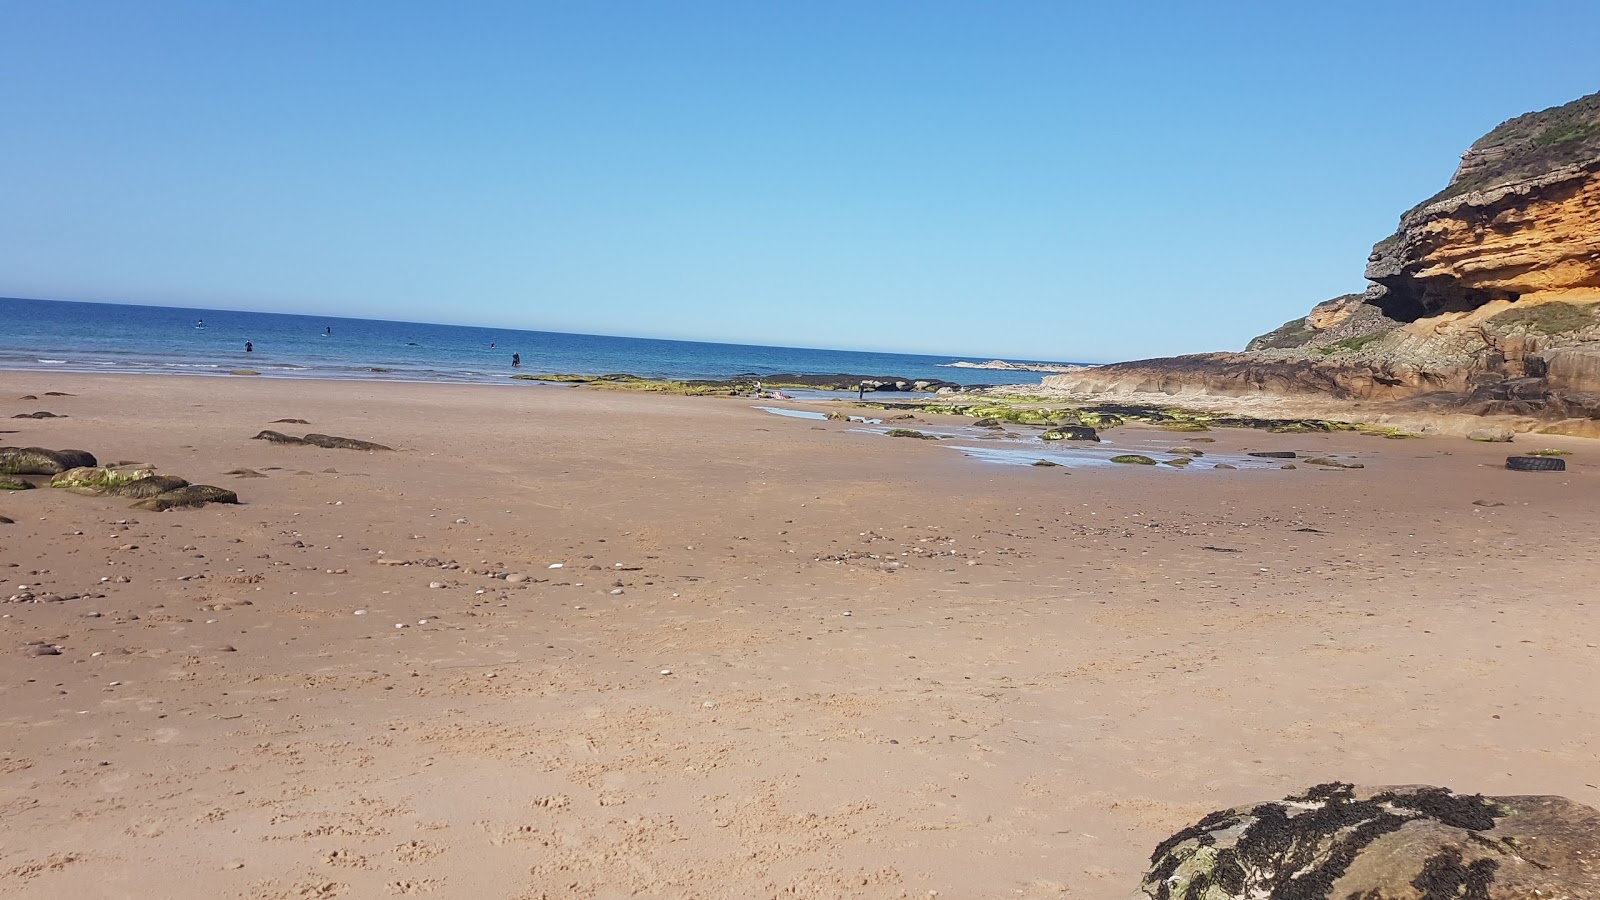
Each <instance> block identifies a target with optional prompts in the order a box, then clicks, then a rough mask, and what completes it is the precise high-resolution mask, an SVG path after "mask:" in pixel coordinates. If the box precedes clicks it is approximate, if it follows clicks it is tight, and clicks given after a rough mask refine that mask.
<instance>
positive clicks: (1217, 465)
mask: <svg viewBox="0 0 1600 900" xmlns="http://www.w3.org/2000/svg"><path fill="white" fill-rule="evenodd" d="M1211 468H1213V469H1237V468H1239V467H1238V466H1231V465H1229V464H1227V463H1217V464H1216V465H1214V466H1212V467H1211Z"/></svg>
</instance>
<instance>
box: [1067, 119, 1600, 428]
mask: <svg viewBox="0 0 1600 900" xmlns="http://www.w3.org/2000/svg"><path fill="white" fill-rule="evenodd" d="M1366 277H1367V279H1368V280H1369V281H1370V282H1372V284H1371V286H1370V287H1369V288H1368V290H1367V291H1366V292H1365V293H1363V294H1349V295H1345V296H1343V297H1337V298H1334V299H1333V300H1329V301H1326V302H1324V303H1321V304H1318V305H1317V306H1316V307H1314V308H1313V309H1312V311H1311V313H1310V314H1309V315H1308V316H1306V317H1304V318H1302V319H1296V320H1294V321H1292V322H1288V323H1286V324H1285V325H1283V326H1281V327H1280V328H1278V329H1276V330H1275V331H1272V332H1269V333H1268V334H1264V335H1262V336H1261V337H1258V338H1256V339H1255V340H1253V341H1251V342H1250V344H1249V346H1248V347H1247V348H1246V351H1245V352H1243V353H1213V354H1201V355H1197V356H1185V357H1175V358H1172V359H1161V360H1141V361H1137V362H1131V363H1118V364H1114V365H1109V366H1102V367H1099V368H1097V369H1094V370H1090V371H1085V372H1074V373H1068V374H1062V375H1053V376H1050V377H1048V378H1046V379H1045V380H1044V382H1045V385H1046V386H1047V387H1049V388H1053V389H1056V390H1060V391H1066V392H1072V393H1105V392H1108V391H1110V392H1120V393H1149V392H1154V393H1162V394H1167V395H1173V394H1203V395H1210V396H1214V397H1244V396H1291V397H1293V396H1299V397H1305V396H1313V395H1314V396H1320V397H1326V398H1333V399H1340V400H1362V401H1368V400H1372V401H1384V402H1393V403H1408V404H1410V405H1412V406H1413V407H1418V408H1438V409H1445V408H1453V409H1458V410H1462V411H1466V412H1472V413H1477V414H1482V415H1491V414H1506V415H1515V416H1521V417H1524V418H1525V419H1527V420H1528V422H1527V424H1528V427H1534V426H1535V425H1536V424H1539V425H1540V426H1541V427H1544V428H1546V429H1548V430H1558V431H1567V432H1571V433H1581V434H1592V435H1595V436H1600V93H1596V94H1591V95H1589V96H1587V97H1583V98H1581V99H1579V100H1575V101H1573V102H1572V103H1568V104H1566V105H1564V106H1559V107H1555V108H1553V109H1547V110H1544V111H1543V112H1537V113H1529V114H1527V115H1523V116H1518V117H1517V118H1515V119H1512V120H1510V121H1508V122H1505V123H1504V124H1502V125H1500V126H1499V127H1497V128H1495V129H1494V130H1493V131H1491V132H1489V133H1488V134H1487V135H1485V136H1484V137H1482V138H1480V139H1479V140H1478V141H1477V142H1476V143H1474V144H1473V145H1472V147H1471V148H1470V149H1468V151H1467V152H1466V153H1465V154H1464V155H1463V156H1462V159H1461V164H1460V166H1459V167H1458V168H1457V170H1456V173H1455V176H1454V177H1453V178H1452V179H1451V180H1450V183H1449V185H1447V186H1446V187H1445V189H1444V190H1443V191H1441V192H1440V193H1439V194H1437V195H1435V196H1434V197H1432V198H1430V199H1428V200H1426V201H1424V202H1423V203H1422V204H1420V205H1418V206H1417V207H1415V208H1413V209H1411V210H1409V211H1408V212H1406V213H1405V214H1404V215H1402V216H1401V218H1400V225H1399V228H1398V229H1397V230H1396V231H1395V233H1394V234H1393V235H1391V236H1389V237H1387V238H1385V239H1384V240H1382V241H1379V242H1378V244H1377V245H1376V246H1375V247H1374V248H1373V250H1372V254H1371V256H1370V257H1369V258H1368V261H1367V268H1366Z"/></svg>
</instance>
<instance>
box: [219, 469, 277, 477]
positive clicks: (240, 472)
mask: <svg viewBox="0 0 1600 900" xmlns="http://www.w3.org/2000/svg"><path fill="white" fill-rule="evenodd" d="M222 474H224V475H233V476H235V477H238V478H265V477H267V476H265V475H263V474H261V473H260V472H257V471H256V470H255V469H229V470H228V471H226V472H223V473H222Z"/></svg>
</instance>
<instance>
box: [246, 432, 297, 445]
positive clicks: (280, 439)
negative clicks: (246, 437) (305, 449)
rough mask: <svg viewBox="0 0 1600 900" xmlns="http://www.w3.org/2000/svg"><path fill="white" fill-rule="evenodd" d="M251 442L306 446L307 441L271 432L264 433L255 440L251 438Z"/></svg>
mask: <svg viewBox="0 0 1600 900" xmlns="http://www.w3.org/2000/svg"><path fill="white" fill-rule="evenodd" d="M251 440H256V441H271V442H272V443H274V444H304V443H305V439H304V438H297V437H293V436H291V435H287V434H284V433H283V432H281V431H271V430H267V431H263V432H261V433H260V434H257V435H256V436H255V437H254V438H251Z"/></svg>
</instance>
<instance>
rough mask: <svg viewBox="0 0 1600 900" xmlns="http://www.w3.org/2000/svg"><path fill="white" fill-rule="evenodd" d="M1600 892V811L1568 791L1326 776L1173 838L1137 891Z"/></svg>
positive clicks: (1244, 894) (1328, 895)
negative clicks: (1523, 792)
mask: <svg viewBox="0 0 1600 900" xmlns="http://www.w3.org/2000/svg"><path fill="white" fill-rule="evenodd" d="M1536 897H1549V898H1554V897H1568V898H1579V897H1600V811H1597V810H1595V809H1592V808H1590V807H1587V806H1583V805H1582V804H1578V803H1574V802H1572V801H1571V800H1567V799H1566V798H1564V797H1552V796H1518V797H1484V796H1482V795H1471V796H1468V795H1464V794H1456V793H1453V792H1451V791H1450V790H1449V789H1448V788H1440V787H1427V786H1419V785H1409V786H1402V787H1371V788H1358V787H1355V786H1354V785H1350V784H1344V783H1337V782H1336V783H1332V784H1323V785H1318V786H1316V787H1314V788H1311V789H1310V790H1308V791H1306V792H1305V793H1304V794H1301V795H1298V796H1293V797H1287V798H1285V799H1283V800H1279V801H1272V802H1268V803H1258V804H1252V805H1248V806H1239V807H1235V808H1233V809H1225V810H1220V811H1218V812H1214V813H1211V814H1210V815H1207V816H1206V817H1205V818H1203V819H1201V820H1200V821H1199V822H1198V823H1196V824H1195V825H1192V826H1190V827H1188V828H1185V829H1183V830H1182V831H1179V832H1178V833H1177V834H1174V835H1173V836H1172V837H1170V838H1168V839H1167V840H1165V841H1163V842H1162V843H1161V844H1160V846H1158V847H1157V848H1156V850H1155V853H1154V854H1153V855H1152V856H1151V857H1150V869H1149V871H1148V872H1147V873H1146V875H1145V877H1144V881H1143V882H1142V884H1141V885H1140V888H1139V891H1138V892H1137V893H1135V894H1134V898H1135V900H1147V898H1148V900H1245V898H1294V900H1347V898H1360V900H1444V898H1471V900H1533V898H1536Z"/></svg>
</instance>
